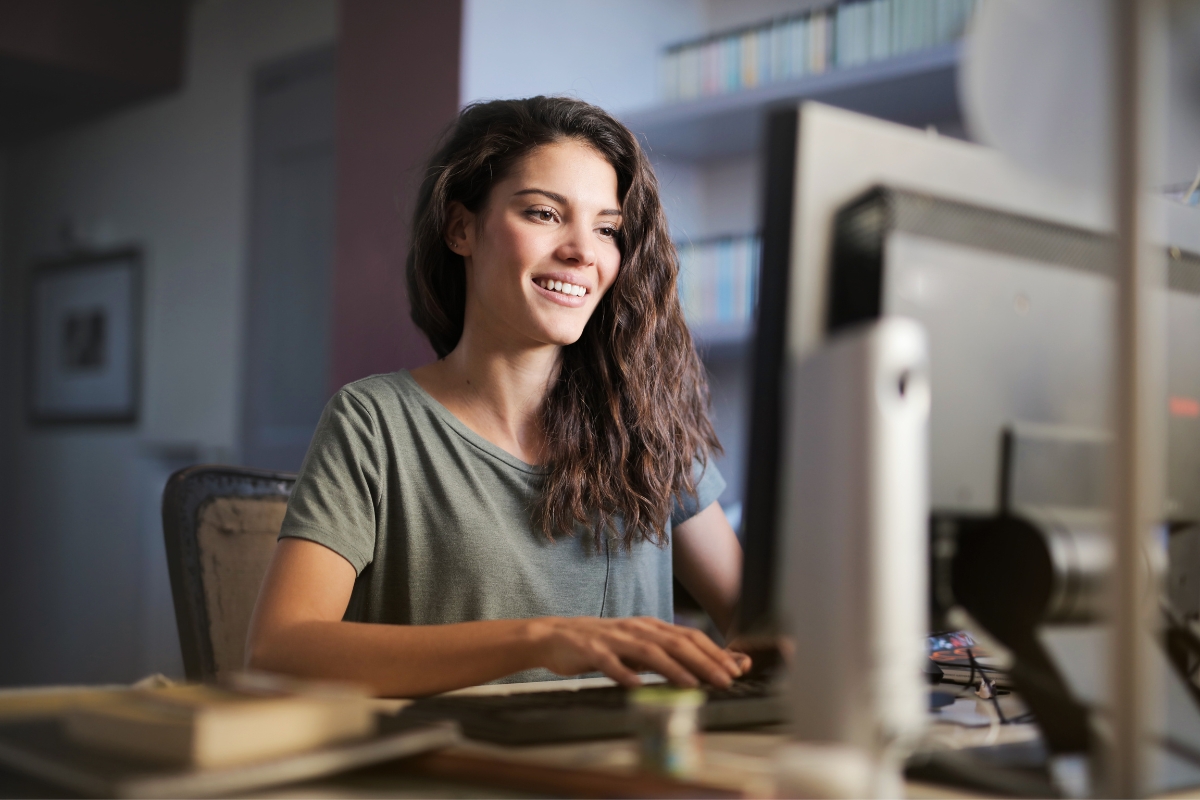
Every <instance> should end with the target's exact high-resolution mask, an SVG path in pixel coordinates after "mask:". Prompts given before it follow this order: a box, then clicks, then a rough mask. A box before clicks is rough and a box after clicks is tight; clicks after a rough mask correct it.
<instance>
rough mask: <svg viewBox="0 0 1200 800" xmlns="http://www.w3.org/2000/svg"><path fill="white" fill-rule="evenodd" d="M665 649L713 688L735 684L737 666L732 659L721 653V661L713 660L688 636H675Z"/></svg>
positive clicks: (665, 644)
mask: <svg viewBox="0 0 1200 800" xmlns="http://www.w3.org/2000/svg"><path fill="white" fill-rule="evenodd" d="M663 648H664V649H665V650H666V651H667V653H668V654H669V655H670V656H671V657H672V658H674V659H675V660H676V661H678V662H679V663H681V664H683V665H684V667H686V668H687V669H688V671H690V672H691V673H692V674H694V675H698V676H699V677H701V678H703V679H704V680H705V681H707V682H708V683H711V684H712V685H713V686H720V687H726V686H729V684H731V683H733V677H734V676H735V675H737V674H738V672H737V665H736V664H735V663H734V661H733V659H732V658H731V657H729V656H726V655H725V654H724V653H720V658H719V659H717V658H713V657H712V655H711V654H709V653H708V652H706V651H705V650H704V649H703V648H701V647H698V646H697V645H696V643H695V642H694V641H693V640H692V639H691V638H690V637H688V636H675V637H673V638H672V639H671V640H670V641H668V642H666V643H664V644H663Z"/></svg>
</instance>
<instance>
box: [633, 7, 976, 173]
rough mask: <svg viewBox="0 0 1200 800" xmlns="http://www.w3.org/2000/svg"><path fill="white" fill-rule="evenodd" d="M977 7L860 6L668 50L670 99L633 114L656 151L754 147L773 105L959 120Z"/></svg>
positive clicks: (913, 120)
mask: <svg viewBox="0 0 1200 800" xmlns="http://www.w3.org/2000/svg"><path fill="white" fill-rule="evenodd" d="M978 4H979V0H853V2H843V3H839V4H836V5H831V6H829V7H827V8H824V9H821V10H817V11H812V12H809V13H806V14H803V15H799V16H791V17H786V18H782V19H776V20H770V21H768V22H764V23H762V24H759V25H755V26H753V27H749V28H743V29H740V30H736V31H730V32H724V33H717V34H713V35H711V36H708V37H706V38H704V39H700V40H697V41H693V42H684V43H682V44H678V45H675V46H673V47H670V48H668V49H667V51H666V53H665V54H664V55H663V58H662V81H663V86H662V92H663V98H664V102H663V103H662V104H661V105H659V106H656V107H654V108H649V109H644V110H641V111H638V112H634V113H631V114H629V115H627V116H626V118H625V122H626V123H627V124H628V125H629V127H630V128H631V129H633V130H634V131H635V132H636V133H638V134H640V135H641V136H643V137H644V141H645V143H646V144H647V145H648V146H649V149H650V151H651V153H652V154H653V155H655V156H662V157H667V158H677V159H686V160H707V159H712V158H720V157H725V156H732V155H739V154H746V153H750V152H753V151H754V150H755V149H756V148H757V147H758V143H759V138H760V134H761V131H762V118H763V112H764V111H765V110H766V109H767V108H768V107H769V106H772V105H776V104H781V103H785V102H799V101H801V100H805V99H812V100H820V101H821V102H825V103H829V104H831V105H836V106H840V107H842V108H847V109H850V110H853V111H861V112H863V113H868V114H871V115H873V116H877V117H881V118H883V119H889V120H892V121H895V122H902V123H905V124H910V125H925V124H928V123H930V122H938V121H943V120H957V119H958V118H959V116H960V114H959V107H958V98H957V73H958V62H959V50H960V47H959V40H960V39H961V37H962V35H963V32H964V30H965V29H966V26H967V23H968V21H969V20H970V17H971V15H972V14H973V13H974V11H975V9H976V8H977V6H978Z"/></svg>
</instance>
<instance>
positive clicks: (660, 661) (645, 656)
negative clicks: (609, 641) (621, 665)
mask: <svg viewBox="0 0 1200 800" xmlns="http://www.w3.org/2000/svg"><path fill="white" fill-rule="evenodd" d="M613 650H614V651H615V652H616V653H617V655H618V656H620V657H621V660H622V661H626V662H632V663H636V664H641V665H644V666H646V667H648V668H650V669H652V670H654V671H655V672H657V673H658V674H659V675H662V676H663V677H664V678H666V679H667V680H669V681H670V682H671V683H674V684H678V685H679V686H688V687H695V686H698V685H699V684H700V681H699V680H697V678H696V676H695V675H693V674H692V673H691V672H690V671H688V669H687V668H686V667H685V666H684V665H683V664H681V663H679V662H678V661H676V660H675V659H674V658H672V657H671V656H670V655H669V654H668V653H667V651H666V650H664V649H663V648H661V647H659V646H658V645H657V644H654V643H652V642H647V641H644V640H639V639H631V640H620V639H618V640H616V641H614V642H613Z"/></svg>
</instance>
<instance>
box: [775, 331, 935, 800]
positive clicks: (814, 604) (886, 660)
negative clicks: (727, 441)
mask: <svg viewBox="0 0 1200 800" xmlns="http://www.w3.org/2000/svg"><path fill="white" fill-rule="evenodd" d="M926 352H927V351H926V341H925V334H924V332H923V331H922V329H921V327H920V326H919V325H918V324H917V323H915V322H913V321H911V320H907V319H899V318H891V319H883V320H880V321H878V322H875V323H871V324H869V325H866V326H864V327H862V328H857V329H854V330H851V331H849V332H847V333H845V334H842V335H839V336H835V337H833V338H832V339H830V340H828V341H827V342H826V344H825V345H824V346H822V347H820V348H818V349H817V350H816V351H815V352H814V353H813V354H812V355H811V356H809V357H807V358H806V359H804V360H803V361H802V362H800V363H798V364H793V365H789V369H790V375H789V391H788V397H787V401H786V403H785V408H786V410H787V415H788V420H787V426H786V439H785V449H784V453H785V454H786V455H785V456H784V458H783V464H782V466H783V473H782V475H781V476H780V479H781V481H782V482H781V484H780V496H781V497H782V498H784V499H783V501H782V504H781V505H782V509H781V510H782V511H783V513H782V515H781V519H780V522H779V530H778V535H779V541H780V542H781V543H782V545H783V553H782V556H783V557H782V558H781V559H780V562H779V563H780V565H781V572H780V574H779V575H778V577H777V581H776V586H778V587H779V589H780V602H779V604H778V608H779V609H780V614H781V617H782V622H783V627H784V630H785V632H786V635H787V636H789V637H790V639H791V641H792V642H793V643H794V645H795V651H794V653H793V654H792V658H791V666H790V669H789V687H788V692H789V702H790V705H791V710H792V725H793V728H792V729H793V732H794V735H795V737H796V738H797V739H799V740H802V741H806V742H814V743H822V744H824V745H833V746H842V747H843V749H844V750H845V749H849V750H850V751H852V752H856V753H859V754H861V756H862V759H861V763H862V764H863V765H864V768H863V779H864V781H865V783H863V782H859V783H858V784H857V785H848V786H846V787H845V791H846V792H847V793H849V794H858V793H860V792H863V791H866V792H867V793H869V794H870V795H873V796H892V795H898V794H899V793H900V792H901V790H902V783H901V780H902V779H901V768H902V766H903V759H904V757H905V756H906V755H907V754H908V749H909V748H910V747H911V746H912V745H913V744H914V743H915V739H916V738H917V737H918V736H919V734H920V733H921V731H922V729H923V727H924V725H925V720H926V717H927V713H928V702H929V700H928V688H927V685H926V678H925V674H924V662H925V660H926V658H927V655H926V653H925V650H924V648H925V637H926V635H927V634H928V577H927V575H928V533H927V530H926V526H927V520H928V517H929V507H928V506H929V504H928V478H927V472H928V457H927V439H928V419H929V378H928V375H929V371H928V360H927V355H926ZM822 789H823V790H825V791H836V788H835V787H822Z"/></svg>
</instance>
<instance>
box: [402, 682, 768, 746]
mask: <svg viewBox="0 0 1200 800" xmlns="http://www.w3.org/2000/svg"><path fill="white" fill-rule="evenodd" d="M705 693H706V694H707V695H708V702H707V703H705V705H704V707H703V708H702V709H701V711H700V719H701V722H702V724H703V725H704V728H705V729H706V730H724V729H729V728H745V727H751V726H758V725H770V724H774V723H778V722H783V721H784V707H783V700H782V698H781V696H780V694H779V689H778V688H776V687H775V686H774V685H772V683H771V681H770V680H769V679H768V678H765V677H763V678H756V677H746V678H740V679H738V680H736V681H734V683H733V685H731V686H730V687H729V688H727V689H718V688H715V687H710V688H708V689H707V690H705ZM626 695H627V691H626V690H625V689H623V688H621V687H619V686H604V687H593V688H588V689H577V690H570V689H552V690H549V691H545V692H524V693H520V694H507V695H451V696H440V697H427V698H424V699H422V700H417V701H416V702H415V703H413V704H412V705H410V706H408V707H407V708H405V709H404V710H403V711H402V712H400V715H399V720H400V721H403V722H409V721H411V722H418V721H421V722H426V721H432V720H445V719H449V720H454V721H456V722H458V724H459V725H460V726H461V727H462V732H463V735H465V736H466V737H467V738H469V739H482V740H484V741H488V742H498V743H500V744H542V743H547V742H566V741H578V740H581V739H607V738H616V737H621V736H630V735H632V734H633V733H634V731H635V720H634V716H633V712H632V711H631V710H630V709H629V707H628V705H627V704H626Z"/></svg>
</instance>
